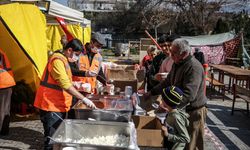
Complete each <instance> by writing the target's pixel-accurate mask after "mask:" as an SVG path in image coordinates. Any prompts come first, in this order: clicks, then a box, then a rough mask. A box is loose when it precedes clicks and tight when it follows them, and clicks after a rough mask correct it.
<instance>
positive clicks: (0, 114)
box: [0, 88, 12, 130]
mask: <svg viewBox="0 0 250 150" xmlns="http://www.w3.org/2000/svg"><path fill="white" fill-rule="evenodd" d="M11 94H12V88H6V89H0V130H1V129H2V125H3V120H4V117H5V116H7V115H10V103H11Z"/></svg>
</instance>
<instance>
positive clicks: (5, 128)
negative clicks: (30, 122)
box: [0, 115, 10, 135]
mask: <svg viewBox="0 0 250 150" xmlns="http://www.w3.org/2000/svg"><path fill="white" fill-rule="evenodd" d="M9 125H10V116H9V115H7V116H5V117H4V120H3V125H2V129H1V131H0V135H8V134H9Z"/></svg>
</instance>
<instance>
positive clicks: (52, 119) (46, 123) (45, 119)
mask: <svg viewBox="0 0 250 150" xmlns="http://www.w3.org/2000/svg"><path fill="white" fill-rule="evenodd" d="M56 114H57V115H58V116H60V117H61V118H62V119H65V116H66V113H61V112H50V111H44V110H41V109H40V120H41V122H42V123H43V129H44V150H52V149H53V146H52V145H51V144H50V138H49V137H52V135H53V134H54V133H55V131H56V129H57V128H58V127H59V125H60V124H61V123H62V120H61V119H60V118H59V117H58V116H57V115H56Z"/></svg>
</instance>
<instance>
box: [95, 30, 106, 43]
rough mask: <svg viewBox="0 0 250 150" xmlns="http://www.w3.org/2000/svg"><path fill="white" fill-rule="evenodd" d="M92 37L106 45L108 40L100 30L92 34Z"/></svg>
mask: <svg viewBox="0 0 250 150" xmlns="http://www.w3.org/2000/svg"><path fill="white" fill-rule="evenodd" d="M91 39H95V40H96V41H97V42H98V43H100V44H102V45H105V44H106V41H105V39H104V38H103V35H102V34H101V33H99V32H95V33H93V34H92V38H91Z"/></svg>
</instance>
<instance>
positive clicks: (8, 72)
mask: <svg viewBox="0 0 250 150" xmlns="http://www.w3.org/2000/svg"><path fill="white" fill-rule="evenodd" d="M0 58H1V59H0V60H1V63H0V89H3V88H8V87H12V86H14V85H16V83H15V80H14V78H13V72H12V69H11V67H10V62H9V59H8V58H7V56H6V54H5V53H4V52H3V51H2V50H1V49H0Z"/></svg>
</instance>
